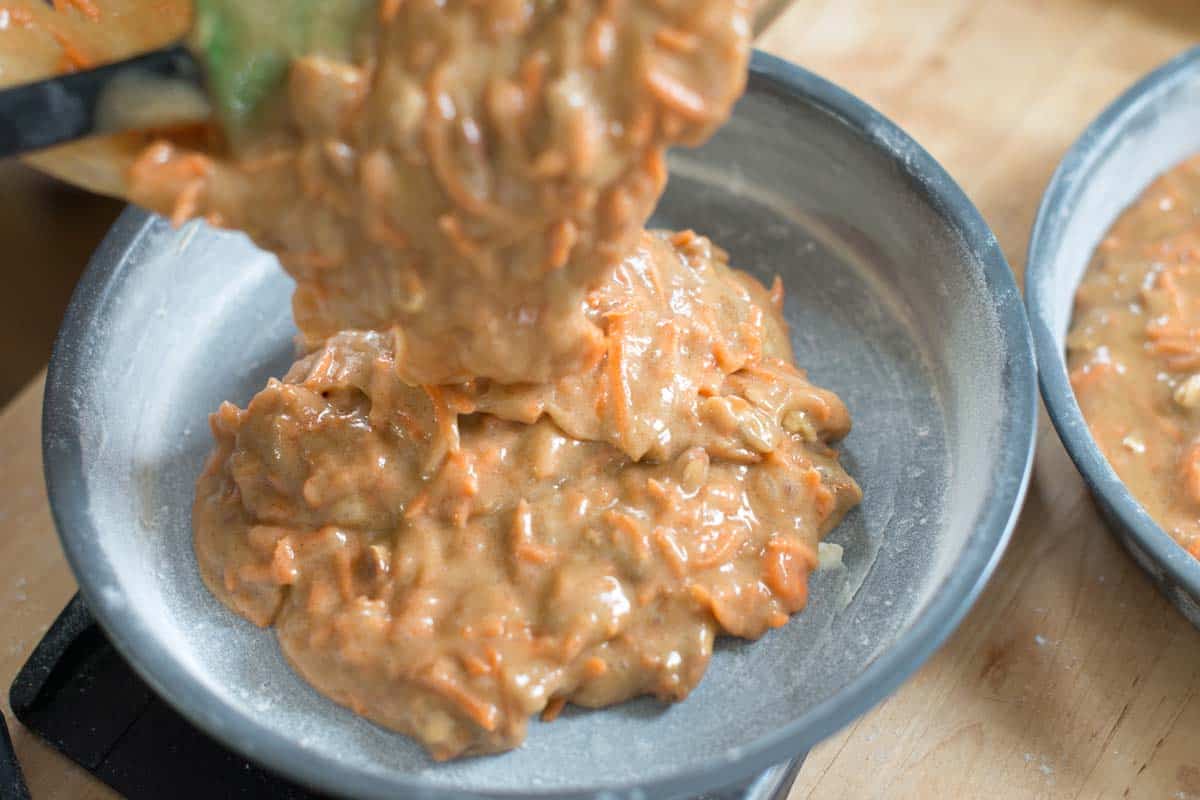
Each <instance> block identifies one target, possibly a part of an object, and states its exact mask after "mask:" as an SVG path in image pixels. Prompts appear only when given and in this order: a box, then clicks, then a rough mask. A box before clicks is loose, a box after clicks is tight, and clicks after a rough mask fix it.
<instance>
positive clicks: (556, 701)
mask: <svg viewBox="0 0 1200 800" xmlns="http://www.w3.org/2000/svg"><path fill="white" fill-rule="evenodd" d="M566 705H567V699H566V698H565V697H552V698H550V702H549V703H547V704H546V708H545V709H543V710H542V722H554V720H556V719H558V715H559V714H561V713H562V710H563V707H565V706H566Z"/></svg>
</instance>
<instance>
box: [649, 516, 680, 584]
mask: <svg viewBox="0 0 1200 800" xmlns="http://www.w3.org/2000/svg"><path fill="white" fill-rule="evenodd" d="M654 541H655V543H657V544H658V549H659V550H660V551H662V554H663V558H664V559H665V560H666V562H667V566H669V567H670V568H671V572H673V573H674V574H675V577H676V578H682V577H684V576H685V575H687V572H688V567H687V562H688V553H687V550H685V549H684V548H683V546H682V545H681V544H679V542H678V541H676V540H675V535H674V534H673V533H672V532H671V531H670V530H668V529H667V528H663V527H658V528H655V529H654Z"/></svg>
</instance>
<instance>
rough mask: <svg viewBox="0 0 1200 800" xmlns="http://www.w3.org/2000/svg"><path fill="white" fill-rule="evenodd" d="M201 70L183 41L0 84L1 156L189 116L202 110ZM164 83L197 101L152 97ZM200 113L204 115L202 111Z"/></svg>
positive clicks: (162, 123)
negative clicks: (49, 75) (17, 82)
mask: <svg viewBox="0 0 1200 800" xmlns="http://www.w3.org/2000/svg"><path fill="white" fill-rule="evenodd" d="M202 76H203V70H202V69H201V67H200V65H199V64H198V63H197V62H196V60H195V58H194V57H193V56H192V54H191V52H189V51H188V49H187V48H186V47H184V46H182V45H174V46H171V47H167V48H164V49H161V50H155V51H153V52H150V53H146V54H144V55H140V56H137V57H135V58H130V59H127V60H125V61H117V62H114V63H112V64H108V65H106V66H102V67H97V68H95V69H89V70H84V71H81V72H75V73H71V74H68V75H60V76H58V77H54V78H49V79H47V80H42V81H35V82H34V83H27V84H24V85H21V86H14V87H12V88H10V89H4V90H0V158H4V157H7V156H12V155H17V154H19V153H28V152H32V151H35V150H41V149H43V148H46V147H50V146H52V145H56V144H61V143H63V142H69V141H72V140H74V139H81V138H83V137H85V136H91V135H93V134H97V133H111V132H115V131H118V130H122V129H129V128H135V127H141V128H148V127H158V126H165V125H171V124H178V123H181V122H185V121H190V119H188V118H189V117H192V116H193V115H195V114H200V113H203V112H204V110H205V109H204V107H203V100H202V99H200V98H202V97H203V93H202V90H201V89H200V87H201V85H202V80H203V78H202ZM164 89H175V90H176V92H175V95H174V97H176V98H179V97H181V96H182V95H181V93H180V90H182V91H184V92H187V93H189V94H193V95H194V97H195V98H196V100H195V102H173V103H161V104H160V103H156V102H148V101H147V99H148V98H150V97H151V96H153V95H158V94H159V93H160V92H161V91H162V90H164ZM201 118H202V117H201Z"/></svg>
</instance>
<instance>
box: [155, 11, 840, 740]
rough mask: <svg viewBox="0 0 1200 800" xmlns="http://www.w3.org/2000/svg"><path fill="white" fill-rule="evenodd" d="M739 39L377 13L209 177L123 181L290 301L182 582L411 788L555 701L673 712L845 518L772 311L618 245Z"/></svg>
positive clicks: (229, 421)
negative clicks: (396, 750) (348, 711)
mask: <svg viewBox="0 0 1200 800" xmlns="http://www.w3.org/2000/svg"><path fill="white" fill-rule="evenodd" d="M751 11H752V8H751V3H750V2H748V0H705V1H704V2H699V3H696V2H690V1H689V2H682V0H666V1H665V2H664V0H595V1H594V2H551V3H544V2H538V3H534V2H525V1H524V0H504V1H503V2H491V3H479V2H473V1H472V0H441V1H440V2H435V0H405V2H402V3H396V2H386V1H385V2H380V4H379V7H378V19H377V20H376V22H375V24H374V25H373V26H371V29H370V31H369V32H368V33H369V36H368V37H367V38H368V40H367V41H366V42H365V43H364V45H363V49H362V54H361V56H360V59H359V61H357V62H356V63H353V64H350V63H340V62H335V61H331V60H330V59H328V58H322V57H308V58H304V59H300V60H298V61H297V62H295V63H294V64H293V66H292V69H291V74H290V79H289V94H288V96H287V98H286V101H285V102H284V105H283V108H282V111H281V113H280V116H278V117H277V118H276V119H275V121H274V122H272V123H271V124H270V125H268V126H267V127H266V129H265V130H264V131H263V132H261V133H260V134H259V137H258V139H257V141H254V142H251V144H250V146H248V147H247V148H246V149H245V150H239V152H238V154H237V155H236V156H235V157H231V158H229V159H224V160H222V159H220V158H216V157H214V156H212V155H211V154H206V153H199V152H190V151H187V150H184V149H181V148H179V147H177V146H173V145H168V144H161V145H158V146H155V147H152V148H151V149H149V150H148V151H147V152H146V153H145V155H144V156H143V158H142V159H141V160H140V161H139V163H138V164H137V165H136V166H135V168H134V170H133V173H132V175H131V180H132V186H133V190H134V196H135V197H137V198H139V199H140V200H142V201H143V202H145V203H147V204H149V205H151V206H153V207H156V208H159V209H161V210H164V211H165V212H167V213H171V214H173V215H174V216H175V218H176V219H180V220H181V219H184V218H186V217H189V216H193V215H202V216H207V217H208V218H209V219H210V220H212V221H215V222H219V223H222V224H227V225H231V226H234V227H239V228H243V229H245V230H247V231H248V232H249V233H250V234H251V235H252V236H253V237H254V238H255V240H256V241H258V242H259V244H261V245H263V246H264V247H267V248H268V249H271V250H273V251H274V252H276V253H278V254H279V256H280V258H281V261H282V263H283V265H284V266H285V268H286V269H288V271H289V272H290V273H291V274H292V275H293V276H294V277H295V278H296V279H297V282H298V288H297V291H296V295H295V298H294V310H295V316H296V321H297V324H298V326H299V328H300V330H301V333H302V347H303V349H304V350H305V351H306V354H305V355H304V356H303V357H302V358H301V360H300V361H298V362H297V363H296V364H295V365H294V366H293V368H292V369H291V371H290V372H289V373H288V375H287V376H285V378H284V379H283V381H271V382H270V383H269V384H268V386H267V387H266V388H265V389H264V390H263V391H262V392H260V393H259V394H258V395H257V396H255V397H254V399H253V400H252V401H251V402H250V403H249V405H248V406H247V408H246V409H244V410H242V409H238V408H236V407H235V406H233V405H230V404H226V405H224V406H223V407H222V408H221V409H220V411H219V412H217V414H215V415H214V417H213V432H214V435H215V437H216V440H217V447H216V450H215V452H214V454H213V455H212V457H211V459H210V460H209V463H208V466H207V468H206V470H205V472H204V474H203V476H202V477H201V478H200V481H199V484H198V486H197V492H196V503H195V508H194V515H193V520H194V526H195V537H196V538H195V544H196V553H197V556H198V558H199V561H200V567H201V570H202V573H203V575H204V578H205V581H206V582H207V584H208V585H209V587H210V588H211V589H212V591H213V592H214V593H215V594H216V595H217V596H218V597H220V598H221V599H222V601H223V602H225V603H226V604H228V605H229V606H230V607H231V608H233V609H235V610H237V611H238V612H239V613H240V614H242V615H244V616H246V617H247V618H249V619H251V620H253V621H254V622H256V623H257V624H259V625H264V626H265V625H272V626H274V627H275V628H276V630H277V631H278V634H279V639H280V642H281V644H282V647H283V650H284V652H285V653H286V655H287V657H288V658H289V659H290V661H291V663H292V664H293V665H294V666H295V668H296V669H297V670H298V671H299V672H300V673H301V674H302V675H304V677H305V678H306V679H308V680H309V681H310V682H311V683H312V684H313V685H314V686H316V687H317V688H318V689H320V690H321V691H323V692H325V693H326V694H328V695H329V696H330V697H332V698H334V699H335V700H336V701H338V702H340V703H343V704H345V705H347V706H349V707H351V708H353V709H355V710H356V711H358V712H359V713H361V714H364V715H366V716H368V717H370V718H371V719H373V720H375V721H377V722H379V723H381V724H383V725H386V726H389V727H392V728H395V729H397V730H400V731H403V732H405V733H407V734H409V735H411V736H413V737H415V738H417V739H418V740H420V741H421V742H422V743H423V744H424V745H425V746H426V747H427V748H428V749H429V750H430V752H431V753H432V754H433V755H434V756H435V757H436V758H440V759H444V758H452V757H455V756H459V755H465V754H478V753H489V752H496V751H501V750H505V749H509V748H512V747H516V746H517V745H519V744H520V742H521V741H522V740H523V738H524V735H525V728H526V724H527V721H528V719H529V717H530V716H531V715H533V714H537V713H541V714H542V715H543V716H544V717H545V718H547V719H549V718H553V717H554V716H555V715H557V713H558V712H559V710H560V709H561V708H562V706H563V704H564V703H566V702H572V703H576V704H579V705H583V706H602V705H606V704H610V703H615V702H619V701H622V700H625V699H627V698H631V697H634V696H637V695H642V694H650V695H654V696H657V697H659V698H662V699H664V700H679V699H682V698H683V697H685V696H686V695H687V694H688V692H689V691H690V690H691V689H692V688H693V687H694V686H695V685H696V684H697V682H698V681H699V680H700V679H701V677H702V675H703V673H704V670H705V668H706V666H707V664H708V661H709V657H710V656H711V653H712V643H713V639H714V638H715V637H716V636H717V635H719V634H722V633H728V634H732V635H736V636H742V637H747V638H757V637H759V636H761V635H762V634H763V633H764V632H765V631H767V630H768V629H770V628H772V627H777V626H780V625H783V624H784V623H786V622H787V620H788V616H789V615H790V614H792V613H794V612H796V611H799V610H800V609H801V608H803V607H804V605H805V602H806V599H807V578H808V575H809V573H810V572H811V570H812V569H813V568H814V567H815V566H816V563H817V547H818V543H819V540H820V538H821V537H822V536H823V535H824V534H825V533H826V532H828V531H829V530H830V529H831V528H832V527H833V526H834V525H835V524H836V523H837V522H838V520H839V519H840V518H841V517H842V515H843V514H844V513H845V512H846V510H847V509H849V508H850V507H851V506H853V505H854V504H855V503H857V502H858V500H859V497H860V493H859V489H858V487H857V485H855V483H854V481H853V480H852V479H851V478H850V477H849V476H848V475H847V474H846V473H845V471H844V470H843V469H842V468H841V466H840V465H839V463H838V457H837V453H836V451H835V450H833V448H832V444H833V443H834V442H836V441H837V440H839V439H840V438H841V437H842V436H844V435H845V434H846V432H847V431H848V430H849V427H850V419H849V415H848V414H847V411H846V409H845V407H844V406H843V405H842V403H841V401H840V400H838V398H837V397H836V396H834V395H833V394H832V393H830V392H828V391H825V390H823V389H820V388H817V387H815V386H813V385H811V384H810V383H808V381H807V380H806V378H805V376H804V374H803V373H802V372H800V371H799V370H797V369H796V368H795V367H794V366H793V365H792V354H791V348H790V346H789V344H788V336H787V331H786V328H785V325H784V322H783V319H782V316H781V306H782V300H783V289H782V287H781V286H779V285H778V284H777V285H776V286H774V287H773V288H772V289H771V290H769V291H768V290H767V289H765V288H764V287H763V286H761V285H760V284H759V283H757V282H756V281H755V280H754V279H752V278H750V277H749V276H747V275H745V274H742V273H739V272H737V271H735V270H732V269H730V267H729V265H728V263H727V261H728V259H727V256H726V255H725V253H724V252H722V251H721V250H720V249H719V248H717V247H716V246H715V245H713V244H712V243H711V242H710V241H709V240H707V239H705V238H704V237H702V236H699V235H697V234H694V233H692V232H690V231H684V232H681V233H666V232H654V233H649V232H646V231H645V230H643V227H644V225H645V223H646V219H647V218H648V216H649V214H650V211H651V209H652V208H653V205H654V203H655V202H656V201H657V199H658V197H659V194H660V192H661V189H662V186H663V182H664V180H665V178H666V175H665V170H664V166H663V165H664V159H663V154H664V151H665V148H666V147H667V146H669V145H671V144H675V143H697V142H699V141H701V140H702V139H703V138H705V137H706V136H707V135H708V134H709V133H710V132H711V131H712V130H713V129H714V128H715V127H716V125H718V124H719V123H720V122H721V121H722V120H723V119H724V118H725V117H726V116H727V114H728V113H729V110H730V107H731V105H732V103H733V101H734V99H735V98H736V97H737V95H738V93H739V92H740V91H741V88H742V86H743V84H744V81H745V72H746V59H747V54H748V50H749V31H750V24H749V19H750V15H751Z"/></svg>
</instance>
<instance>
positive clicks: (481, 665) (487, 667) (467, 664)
mask: <svg viewBox="0 0 1200 800" xmlns="http://www.w3.org/2000/svg"><path fill="white" fill-rule="evenodd" d="M459 660H460V661H462V665H463V669H464V670H466V672H467V674H468V675H470V676H471V677H474V678H478V677H479V676H480V675H487V674H489V673H491V672H492V665H491V664H489V663H488V662H486V661H484V660H483V659H481V658H480V657H479V656H476V655H471V654H469V653H468V654H467V655H464V656H461V657H460V659H459Z"/></svg>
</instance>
